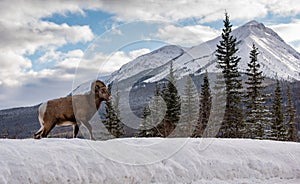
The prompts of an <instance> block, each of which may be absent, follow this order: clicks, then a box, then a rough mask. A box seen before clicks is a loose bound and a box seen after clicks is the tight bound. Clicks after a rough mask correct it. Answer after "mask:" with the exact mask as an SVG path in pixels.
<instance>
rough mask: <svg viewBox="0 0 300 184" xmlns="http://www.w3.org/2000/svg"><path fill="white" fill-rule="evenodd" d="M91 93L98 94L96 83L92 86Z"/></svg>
mask: <svg viewBox="0 0 300 184" xmlns="http://www.w3.org/2000/svg"><path fill="white" fill-rule="evenodd" d="M98 91H99V90H98ZM91 93H96V81H94V82H93V83H92V85H91Z"/></svg>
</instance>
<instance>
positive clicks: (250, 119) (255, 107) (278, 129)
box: [137, 13, 298, 141]
mask: <svg viewBox="0 0 300 184" xmlns="http://www.w3.org/2000/svg"><path fill="white" fill-rule="evenodd" d="M223 22H224V28H223V32H222V35H221V40H220V42H219V44H218V45H217V46H216V47H217V49H216V57H217V59H218V62H217V68H218V69H220V70H221V74H220V75H219V76H217V78H216V82H215V86H214V88H213V89H214V94H212V92H211V90H210V82H209V79H208V73H207V72H206V73H205V74H204V78H203V84H202V85H201V89H200V95H199V98H197V97H198V92H197V91H195V90H194V88H192V81H191V77H187V79H186V85H185V90H184V94H183V95H182V96H179V95H178V91H177V90H176V81H175V79H174V71H173V63H172V62H171V64H170V65H171V66H170V74H169V81H168V84H167V85H164V86H163V87H162V89H161V90H160V87H159V86H158V85H156V90H155V95H154V97H153V98H154V99H153V100H152V103H153V105H152V106H151V108H149V107H148V106H146V107H145V108H144V111H143V120H142V122H141V126H140V129H139V131H138V133H137V136H138V137H155V136H159V137H167V136H169V137H172V134H171V133H172V131H173V130H174V129H175V127H176V130H179V131H177V132H176V135H174V136H183V137H186V136H190V137H208V136H216V137H222V138H255V139H272V140H281V141H298V131H297V128H296V122H295V109H294V104H293V101H292V95H291V90H290V86H289V85H287V87H288V88H287V92H286V94H287V98H288V102H287V105H286V106H285V108H284V109H285V111H284V110H283V105H282V104H283V100H282V91H281V82H280V81H279V80H278V79H277V81H276V87H275V91H274V94H273V95H272V99H271V101H272V104H271V105H270V104H269V105H267V103H266V102H267V100H268V99H270V98H271V96H270V95H268V94H265V93H264V88H265V86H264V83H263V82H264V79H265V77H264V76H263V72H262V71H261V68H260V67H261V65H260V63H259V61H258V57H257V56H258V55H259V50H258V48H257V47H256V46H255V44H254V43H253V45H252V50H251V51H250V53H249V58H250V61H249V62H248V68H247V70H246V73H245V75H246V81H244V83H245V84H244V85H245V86H244V87H243V84H242V79H241V73H240V72H239V71H238V64H239V61H240V60H241V58H240V57H238V56H237V55H236V53H237V51H238V48H237V47H236V43H237V40H236V38H235V37H234V36H233V35H232V34H231V28H232V25H231V23H230V20H229V16H228V14H227V13H225V19H224V21H223ZM222 90H223V93H222V92H221V93H220V91H222ZM159 96H161V97H162V98H163V100H164V101H165V103H166V106H167V110H166V112H165V117H164V118H163V119H162V120H161V121H160V123H159V124H158V125H157V126H154V125H156V124H157V123H158V122H157V121H158V120H157V119H155V116H154V119H153V116H152V118H149V117H150V116H151V114H156V115H158V116H159V113H160V112H159V110H157V109H163V108H162V107H161V105H162V104H159V103H158V101H157V99H158V98H159ZM213 96H214V97H215V99H217V100H215V101H216V102H215V104H214V106H216V107H215V108H214V110H212V97H213ZM221 98H223V100H224V105H223V106H222V104H218V103H221V101H222V100H220V99H221ZM197 100H199V101H200V105H199V107H197V106H195V104H197V103H195V102H196V101H197ZM181 103H182V104H181ZM180 104H181V105H180ZM180 107H182V109H180ZM218 108H219V109H218ZM222 108H223V109H222ZM222 110H223V111H224V112H223V114H222V113H220V114H218V113H216V112H215V111H222ZM212 111H214V116H216V115H217V116H218V115H219V116H222V121H221V122H220V123H219V125H218V122H213V121H214V118H213V117H210V114H211V112H212ZM210 118H211V121H210V120H209V119H210ZM208 123H210V128H216V127H217V129H218V130H217V132H215V134H211V133H209V131H210V130H208V128H209V127H208ZM211 124H213V125H211Z"/></svg>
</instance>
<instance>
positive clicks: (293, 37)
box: [269, 19, 300, 52]
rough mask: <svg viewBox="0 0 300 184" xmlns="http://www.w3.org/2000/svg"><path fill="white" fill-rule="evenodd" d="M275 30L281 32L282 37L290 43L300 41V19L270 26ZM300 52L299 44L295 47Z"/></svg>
mask: <svg viewBox="0 0 300 184" xmlns="http://www.w3.org/2000/svg"><path fill="white" fill-rule="evenodd" d="M269 27H270V28H272V29H273V30H274V31H275V32H277V33H278V34H279V36H280V37H282V39H283V40H284V41H286V42H288V43H289V44H293V43H294V42H300V34H299V30H300V19H294V20H293V21H292V22H290V23H284V24H277V25H272V26H269ZM295 48H296V50H297V51H298V52H300V48H299V45H298V47H297V46H296V47H295Z"/></svg>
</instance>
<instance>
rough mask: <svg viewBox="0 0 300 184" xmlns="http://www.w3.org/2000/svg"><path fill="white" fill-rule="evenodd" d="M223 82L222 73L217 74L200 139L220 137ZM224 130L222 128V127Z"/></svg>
mask: <svg viewBox="0 0 300 184" xmlns="http://www.w3.org/2000/svg"><path fill="white" fill-rule="evenodd" d="M225 88H226V86H225V81H224V77H223V74H222V73H217V75H216V81H215V85H214V87H213V95H212V104H211V111H210V115H209V121H208V124H207V126H206V128H205V130H204V132H203V136H202V137H221V135H222V130H221V128H222V122H223V120H224V113H225V107H226V90H225ZM223 128H224V126H223Z"/></svg>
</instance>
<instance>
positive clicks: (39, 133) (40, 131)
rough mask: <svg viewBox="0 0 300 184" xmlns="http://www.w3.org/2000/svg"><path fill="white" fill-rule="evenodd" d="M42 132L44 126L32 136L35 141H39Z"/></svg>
mask: <svg viewBox="0 0 300 184" xmlns="http://www.w3.org/2000/svg"><path fill="white" fill-rule="evenodd" d="M43 130H44V126H42V127H41V128H40V129H39V130H38V131H37V132H36V133H35V134H34V136H33V137H34V138H35V139H40V138H41V134H42V132H43Z"/></svg>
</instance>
